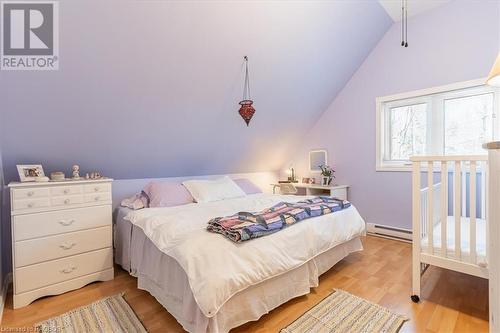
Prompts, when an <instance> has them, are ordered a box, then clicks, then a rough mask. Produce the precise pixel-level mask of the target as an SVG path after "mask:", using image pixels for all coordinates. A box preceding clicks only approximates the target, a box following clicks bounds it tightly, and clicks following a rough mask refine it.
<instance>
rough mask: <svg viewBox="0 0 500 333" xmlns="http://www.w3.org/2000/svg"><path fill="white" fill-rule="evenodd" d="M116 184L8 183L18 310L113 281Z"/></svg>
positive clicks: (108, 180)
mask: <svg viewBox="0 0 500 333" xmlns="http://www.w3.org/2000/svg"><path fill="white" fill-rule="evenodd" d="M111 183H112V179H102V180H74V181H73V180H71V181H62V182H48V183H10V184H9V188H10V202H11V215H12V222H11V224H12V225H11V226H12V265H13V267H12V271H13V284H14V293H13V294H14V308H19V307H22V306H25V305H28V304H29V303H31V302H32V301H33V300H35V299H37V298H40V297H42V296H47V295H56V294H61V293H64V292H67V291H69V290H73V289H77V288H80V287H83V286H84V285H86V284H88V283H90V282H93V281H106V280H111V279H113V249H112V216H111V210H112V209H111Z"/></svg>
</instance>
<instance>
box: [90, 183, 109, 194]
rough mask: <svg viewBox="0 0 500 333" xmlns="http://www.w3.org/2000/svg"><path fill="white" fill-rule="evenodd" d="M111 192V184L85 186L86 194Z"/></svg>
mask: <svg viewBox="0 0 500 333" xmlns="http://www.w3.org/2000/svg"><path fill="white" fill-rule="evenodd" d="M99 192H111V184H109V183H100V184H90V185H85V193H99Z"/></svg>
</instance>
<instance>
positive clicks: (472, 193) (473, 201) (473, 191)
mask: <svg viewBox="0 0 500 333" xmlns="http://www.w3.org/2000/svg"><path fill="white" fill-rule="evenodd" d="M469 177H470V178H469V184H470V186H469V187H470V189H469V191H470V193H469V201H470V202H469V207H470V208H469V215H470V223H469V227H470V231H469V237H470V239H469V244H470V260H471V263H472V264H476V261H477V255H476V162H475V161H471V162H470V176H469Z"/></svg>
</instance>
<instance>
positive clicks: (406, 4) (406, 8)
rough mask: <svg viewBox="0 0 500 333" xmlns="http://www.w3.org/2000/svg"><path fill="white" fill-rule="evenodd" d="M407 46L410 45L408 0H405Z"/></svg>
mask: <svg viewBox="0 0 500 333" xmlns="http://www.w3.org/2000/svg"><path fill="white" fill-rule="evenodd" d="M405 47H408V0H405Z"/></svg>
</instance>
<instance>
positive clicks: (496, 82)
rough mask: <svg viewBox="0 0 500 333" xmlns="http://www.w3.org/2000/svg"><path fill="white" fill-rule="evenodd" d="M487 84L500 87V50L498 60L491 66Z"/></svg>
mask: <svg viewBox="0 0 500 333" xmlns="http://www.w3.org/2000/svg"><path fill="white" fill-rule="evenodd" d="M486 84H487V85H490V86H495V87H500V52H499V53H498V55H497V60H495V64H494V65H493V67H492V68H491V71H490V75H488V79H487V80H486Z"/></svg>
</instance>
